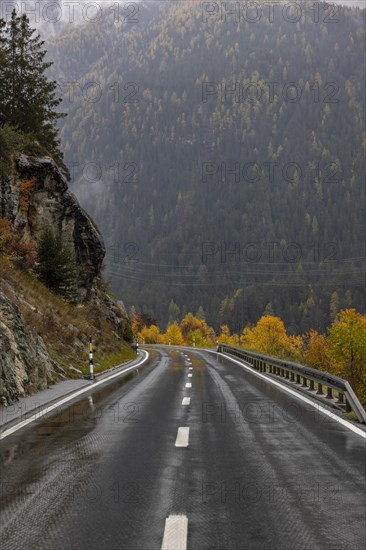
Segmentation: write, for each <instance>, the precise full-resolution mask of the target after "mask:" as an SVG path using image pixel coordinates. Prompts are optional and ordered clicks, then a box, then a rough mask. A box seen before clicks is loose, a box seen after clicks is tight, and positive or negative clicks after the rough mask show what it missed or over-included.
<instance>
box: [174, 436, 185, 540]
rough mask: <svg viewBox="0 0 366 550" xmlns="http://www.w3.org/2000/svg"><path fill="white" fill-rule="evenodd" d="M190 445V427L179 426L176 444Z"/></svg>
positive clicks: (177, 445) (180, 445) (179, 445)
mask: <svg viewBox="0 0 366 550" xmlns="http://www.w3.org/2000/svg"><path fill="white" fill-rule="evenodd" d="M188 445H189V428H188V427H186V426H183V427H181V428H178V433H177V438H176V440H175V446H176V447H188ZM174 550H175V549H174Z"/></svg>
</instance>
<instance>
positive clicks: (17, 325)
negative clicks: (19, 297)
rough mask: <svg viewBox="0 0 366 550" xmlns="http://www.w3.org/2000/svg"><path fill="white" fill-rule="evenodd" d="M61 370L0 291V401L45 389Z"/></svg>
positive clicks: (7, 400)
mask: <svg viewBox="0 0 366 550" xmlns="http://www.w3.org/2000/svg"><path fill="white" fill-rule="evenodd" d="M57 375H58V376H59V375H64V373H63V371H62V369H60V367H59V366H58V365H57V364H56V363H55V361H53V360H52V359H51V357H50V356H49V354H48V352H47V350H46V347H45V345H44V343H43V341H42V338H40V337H39V336H36V335H34V334H33V333H32V332H31V331H30V330H29V329H28V328H27V326H26V324H25V322H24V319H23V318H22V315H21V313H20V311H19V309H18V308H17V307H16V306H15V304H13V303H12V302H10V300H8V299H7V298H6V296H5V295H4V294H3V293H2V292H1V291H0V404H1V405H6V404H7V403H10V402H12V401H14V400H15V399H17V398H18V397H22V396H23V395H24V394H25V393H26V392H27V393H32V392H35V391H37V390H41V389H45V388H47V387H48V385H49V384H50V383H53V382H54V381H55V379H56V377H57V378H58V376H57Z"/></svg>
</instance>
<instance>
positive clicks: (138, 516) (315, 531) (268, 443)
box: [1, 349, 366, 550]
mask: <svg viewBox="0 0 366 550" xmlns="http://www.w3.org/2000/svg"><path fill="white" fill-rule="evenodd" d="M150 353H151V360H150V362H149V364H148V365H147V366H145V367H143V368H140V369H139V370H138V371H137V372H136V373H134V374H132V375H131V374H130V375H128V376H127V377H125V378H124V379H123V380H121V381H119V382H117V383H114V384H111V385H110V386H108V387H107V388H104V389H102V390H99V391H98V392H95V393H92V394H91V395H90V396H89V397H87V398H85V399H83V400H82V401H80V402H78V403H71V405H69V406H68V407H65V409H64V410H63V411H62V412H61V413H59V414H58V415H57V416H54V417H52V418H50V419H48V420H47V419H42V421H41V420H39V421H37V422H35V423H33V424H31V425H30V427H28V428H27V429H24V430H20V431H19V432H17V433H16V434H14V435H11V436H9V437H7V438H6V439H4V441H3V442H2V443H1V474H2V476H1V527H2V544H1V548H2V550H10V549H11V550H23V549H24V550H38V549H39V550H41V549H42V550H46V549H47V550H56V549H57V550H66V549H68V550H117V549H118V550H121V549H123V550H159V549H160V548H161V544H162V540H163V533H164V524H165V519H166V518H167V517H168V516H169V515H171V514H185V515H186V516H187V517H188V549H189V550H239V549H240V550H251V549H255V550H267V549H268V550H269V549H274V550H287V549H288V550H290V549H291V550H297V549H298V550H300V549H301V550H305V549H306V550H317V549H324V550H361V549H363V548H365V547H366V516H365V513H366V497H365V494H366V471H365V439H362V438H361V437H360V436H358V435H357V434H354V433H352V432H351V431H349V430H348V429H347V428H345V427H343V426H341V425H340V424H339V423H337V422H336V421H334V420H332V419H330V418H328V417H326V416H323V415H321V414H319V413H318V412H317V411H316V410H315V409H313V408H312V407H310V406H309V405H306V404H305V403H302V402H301V401H297V400H296V399H294V398H293V397H291V396H290V395H288V394H286V393H284V392H282V391H281V390H280V389H277V388H276V387H273V386H270V385H268V384H266V383H265V382H264V381H262V380H260V379H258V378H256V377H255V376H254V375H253V374H251V373H248V372H247V371H245V370H244V369H241V368H240V367H239V366H237V365H235V364H233V363H231V362H229V361H228V360H227V359H223V358H221V360H220V361H218V360H217V359H216V356H215V355H213V354H208V353H204V352H198V351H195V352H192V351H189V352H186V353H187V355H188V356H189V358H190V359H191V361H192V367H193V369H192V370H189V366H190V364H189V363H188V361H187V359H186V358H185V357H184V355H183V353H182V352H180V351H177V350H166V349H165V350H164V349H162V350H152V351H151V350H150ZM190 372H191V373H192V375H193V376H192V378H188V374H189V373H190ZM187 382H192V387H191V388H186V383H187ZM184 397H190V398H191V403H190V405H189V406H187V405H182V400H183V398H184ZM179 427H189V428H190V431H189V446H188V447H187V448H177V447H176V446H175V441H176V437H177V431H178V428H179ZM172 550H174V549H172Z"/></svg>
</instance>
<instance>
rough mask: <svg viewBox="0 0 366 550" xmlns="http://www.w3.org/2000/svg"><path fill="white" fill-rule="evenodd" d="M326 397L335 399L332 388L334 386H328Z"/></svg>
mask: <svg viewBox="0 0 366 550" xmlns="http://www.w3.org/2000/svg"><path fill="white" fill-rule="evenodd" d="M326 398H327V399H333V390H332V388H330V387H329V386H328V387H327V395H326Z"/></svg>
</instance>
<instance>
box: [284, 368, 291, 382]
mask: <svg viewBox="0 0 366 550" xmlns="http://www.w3.org/2000/svg"><path fill="white" fill-rule="evenodd" d="M285 378H286V379H287V380H288V379H289V378H290V373H289V371H288V370H287V369H286V370H285Z"/></svg>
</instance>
